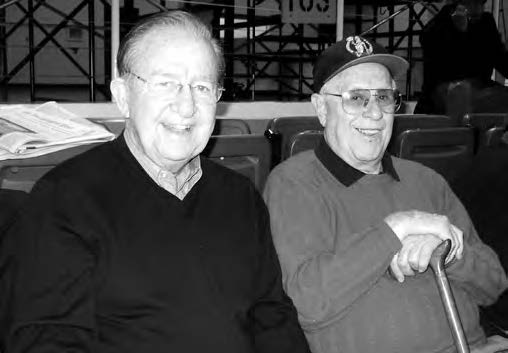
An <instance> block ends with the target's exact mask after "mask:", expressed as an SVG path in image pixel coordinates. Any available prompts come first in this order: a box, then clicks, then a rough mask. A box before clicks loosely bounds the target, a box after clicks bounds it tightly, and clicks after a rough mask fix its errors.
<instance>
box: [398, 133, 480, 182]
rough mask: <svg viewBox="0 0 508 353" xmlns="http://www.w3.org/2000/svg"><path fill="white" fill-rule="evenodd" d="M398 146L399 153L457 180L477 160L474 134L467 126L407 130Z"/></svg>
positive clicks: (401, 136) (399, 140)
mask: <svg viewBox="0 0 508 353" xmlns="http://www.w3.org/2000/svg"><path fill="white" fill-rule="evenodd" d="M395 150H396V153H395V155H396V156H397V157H400V158H404V159H409V160H413V161H417V162H420V163H422V164H424V165H426V166H428V167H430V168H432V169H434V170H436V171H437V172H438V173H440V174H441V175H443V177H445V179H447V180H448V181H449V182H453V181H454V180H455V179H456V178H457V177H459V176H460V175H461V174H462V173H463V172H464V171H465V170H466V169H467V168H468V167H469V166H470V164H471V162H472V160H473V155H474V134H473V131H472V130H471V129H470V128H466V127H451V128H439V129H413V130H406V131H404V132H403V133H401V134H400V135H399V136H398V138H397V140H396V143H395Z"/></svg>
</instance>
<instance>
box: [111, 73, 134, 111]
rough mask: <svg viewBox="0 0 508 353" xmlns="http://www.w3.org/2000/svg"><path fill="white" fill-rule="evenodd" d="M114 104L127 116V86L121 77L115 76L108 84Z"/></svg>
mask: <svg viewBox="0 0 508 353" xmlns="http://www.w3.org/2000/svg"><path fill="white" fill-rule="evenodd" d="M109 89H110V90H111V94H112V95H113V98H114V100H115V103H116V106H117V107H118V109H119V110H120V112H121V113H122V115H123V116H124V117H126V118H128V117H129V103H128V102H129V99H128V98H129V87H127V81H125V80H124V79H123V78H115V79H114V80H113V81H111V84H110V85H109Z"/></svg>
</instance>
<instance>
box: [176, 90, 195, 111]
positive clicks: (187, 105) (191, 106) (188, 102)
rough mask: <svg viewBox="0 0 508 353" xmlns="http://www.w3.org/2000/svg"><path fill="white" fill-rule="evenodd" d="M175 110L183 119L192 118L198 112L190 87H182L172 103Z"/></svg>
mask: <svg viewBox="0 0 508 353" xmlns="http://www.w3.org/2000/svg"><path fill="white" fill-rule="evenodd" d="M172 107H173V110H174V111H175V112H177V113H178V114H179V115H180V116H181V117H183V118H190V117H192V116H193V115H194V113H195V112H196V101H195V100H194V96H193V94H192V90H191V87H190V85H182V88H181V89H180V91H179V92H178V94H177V96H176V98H175V100H174V101H173V103H172Z"/></svg>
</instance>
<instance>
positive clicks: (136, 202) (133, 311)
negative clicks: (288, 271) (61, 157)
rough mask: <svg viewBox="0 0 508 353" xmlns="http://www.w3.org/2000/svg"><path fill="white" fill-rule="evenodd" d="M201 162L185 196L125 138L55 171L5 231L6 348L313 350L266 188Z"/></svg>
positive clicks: (165, 351) (124, 352)
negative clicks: (287, 288) (288, 281)
mask: <svg viewBox="0 0 508 353" xmlns="http://www.w3.org/2000/svg"><path fill="white" fill-rule="evenodd" d="M202 168H203V176H202V178H201V179H200V180H199V181H198V183H197V184H196V185H195V186H194V187H193V189H192V190H191V191H190V192H189V194H188V195H187V196H186V197H185V198H184V199H183V200H179V199H178V198H177V197H175V196H173V195H171V194H170V193H168V192H166V191H165V190H163V189H162V188H160V187H158V186H157V185H156V184H155V183H154V182H153V181H152V180H151V179H150V177H149V176H148V175H147V174H146V173H145V172H144V170H143V169H142V168H141V166H140V165H139V164H138V163H137V161H136V160H135V158H134V157H133V156H132V155H131V154H130V152H129V150H128V148H127V146H126V144H125V140H124V139H123V137H120V138H118V139H117V140H115V141H113V142H110V143H106V144H104V145H101V146H99V147H98V148H95V149H93V150H91V151H89V152H86V153H84V154H82V155H80V156H78V157H76V158H74V159H72V160H70V161H67V162H65V163H63V164H62V165H60V166H59V167H57V168H55V169H53V170H52V171H51V172H50V173H48V174H47V175H46V176H45V177H44V178H43V179H42V180H41V181H40V182H39V183H38V184H37V185H36V186H35V188H34V190H33V192H32V194H31V196H30V200H29V202H28V203H27V207H26V209H25V210H24V212H23V215H22V216H21V218H19V219H18V221H17V222H16V223H15V224H14V226H13V228H12V230H11V232H10V233H9V234H8V235H9V237H12V238H11V239H13V240H14V241H13V242H14V243H15V244H16V245H15V246H14V248H13V249H12V252H11V253H12V254H14V255H15V258H16V260H17V262H16V263H17V271H16V273H15V271H11V273H10V276H13V278H14V280H12V281H11V282H12V283H15V287H14V291H13V293H14V295H13V297H12V298H11V299H12V305H11V307H12V309H13V312H12V315H13V318H14V319H13V322H12V325H11V331H10V335H9V336H8V347H9V348H8V352H16V353H17V352H30V353H32V352H76V353H77V352H97V353H106V352H107V353H113V352H115V353H117V352H118V353H120V352H121V353H129V352H135V353H141V352H147V353H148V352H149V353H159V352H160V353H170V352H189V353H192V352H196V353H202V352H210V353H212V352H217V353H219V352H220V353H228V352H230V353H242V352H273V353H283V352H288V353H289V352H291V353H294V352H309V351H308V347H307V343H306V341H305V337H304V336H303V333H302V331H301V329H300V327H299V325H298V321H297V316H296V312H295V309H294V307H293V304H292V302H291V300H290V299H289V298H288V297H287V296H286V294H285V293H284V291H283V289H282V285H281V273H280V267H279V263H278V260H277V255H276V253H275V250H274V247H273V244H272V239H271V234H270V229H269V219H268V213H267V210H266V207H265V205H264V203H263V201H262V199H261V198H260V196H259V195H258V193H257V192H256V190H255V188H254V186H253V185H252V184H251V183H250V182H249V181H248V180H247V179H246V178H244V177H242V176H240V175H238V174H236V173H234V172H232V171H230V170H228V169H226V168H224V167H222V166H219V165H217V164H215V163H213V162H211V161H208V160H206V159H204V158H203V160H202Z"/></svg>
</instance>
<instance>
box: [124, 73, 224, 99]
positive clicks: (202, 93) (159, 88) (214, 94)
mask: <svg viewBox="0 0 508 353" xmlns="http://www.w3.org/2000/svg"><path fill="white" fill-rule="evenodd" d="M127 73H128V74H129V75H132V76H134V77H135V78H137V79H138V80H140V81H141V82H143V83H145V84H146V85H147V86H148V87H149V89H150V91H151V92H152V93H155V94H158V95H161V96H164V97H166V98H168V99H173V98H176V97H177V96H178V94H179V93H180V92H181V91H182V89H183V87H184V86H189V88H190V91H191V92H192V96H193V97H194V99H196V100H199V101H203V102H208V103H210V102H217V101H218V100H219V99H220V97H221V96H222V92H223V91H224V88H222V87H220V86H219V85H217V84H216V83H213V82H208V81H197V82H193V83H181V82H179V81H176V80H168V79H165V80H164V81H162V80H161V81H150V80H147V79H146V78H143V77H141V76H139V75H137V74H135V73H133V72H130V71H129V72H127Z"/></svg>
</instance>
